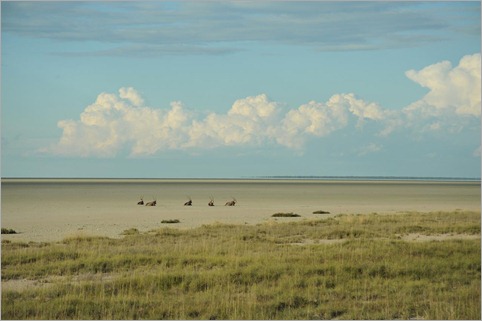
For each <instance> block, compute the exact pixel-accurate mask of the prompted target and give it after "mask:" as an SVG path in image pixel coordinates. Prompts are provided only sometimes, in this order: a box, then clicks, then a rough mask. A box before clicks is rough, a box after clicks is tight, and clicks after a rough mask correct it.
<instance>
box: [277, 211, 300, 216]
mask: <svg viewBox="0 0 482 321" xmlns="http://www.w3.org/2000/svg"><path fill="white" fill-rule="evenodd" d="M271 216H272V217H300V215H299V214H296V213H293V212H291V213H275V214H273V215H271Z"/></svg>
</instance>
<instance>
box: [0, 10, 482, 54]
mask: <svg viewBox="0 0 482 321" xmlns="http://www.w3.org/2000/svg"><path fill="white" fill-rule="evenodd" d="M460 16H463V17H464V19H460ZM2 31H4V32H7V33H14V34H18V35H22V36H26V37H33V38H45V39H52V40H56V41H69V42H72V41H74V42H82V43H84V42H86V41H95V42H101V43H107V44H109V45H107V46H105V47H104V48H102V49H97V50H91V49H89V50H86V51H76V52H61V53H57V54H61V55H67V56H68V55H72V56H77V55H100V56H105V55H107V56H119V55H126V56H130V55H136V56H138V55H142V56H158V55H160V54H166V55H172V54H175V55H179V54H183V53H184V54H195V55H198V54H214V55H217V54H229V53H233V52H236V51H239V50H240V49H239V46H238V45H237V44H236V42H260V43H270V44H281V45H286V44H288V45H302V46H309V47H312V48H314V49H315V50H321V51H333V50H335V51H336V50H373V49H380V48H384V49H386V48H400V47H406V46H420V45H425V44H427V43H434V42H438V41H444V40H445V39H447V37H448V36H450V37H457V36H458V35H460V34H473V35H475V36H478V35H479V34H480V4H478V3H470V2H468V3H466V2H460V3H456V2H454V3H444V4H440V3H436V4H434V5H433V6H432V4H430V3H417V2H388V3H385V2H371V1H367V2H357V3H347V2H325V1H308V2H298V1H296V2H289V1H223V2H218V1H204V2H194V1H180V2H164V1H160V2H159V1H150V2H115V3H113V4H111V3H104V2H102V3H100V4H99V3H95V2H82V1H79V2H4V3H2ZM180 44H182V45H180Z"/></svg>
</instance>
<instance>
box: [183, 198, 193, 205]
mask: <svg viewBox="0 0 482 321" xmlns="http://www.w3.org/2000/svg"><path fill="white" fill-rule="evenodd" d="M187 198H189V201H187V202H186V203H184V206H192V199H191V196H188V197H187Z"/></svg>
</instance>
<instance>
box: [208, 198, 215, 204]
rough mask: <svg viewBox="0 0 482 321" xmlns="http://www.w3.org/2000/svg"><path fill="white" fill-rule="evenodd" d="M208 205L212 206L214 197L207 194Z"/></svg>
mask: <svg viewBox="0 0 482 321" xmlns="http://www.w3.org/2000/svg"><path fill="white" fill-rule="evenodd" d="M208 206H214V197H212V196H209V203H208Z"/></svg>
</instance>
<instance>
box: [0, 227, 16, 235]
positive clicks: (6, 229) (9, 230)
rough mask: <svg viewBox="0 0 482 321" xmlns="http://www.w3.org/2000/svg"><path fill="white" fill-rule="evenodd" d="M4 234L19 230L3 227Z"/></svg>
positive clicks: (14, 232)
mask: <svg viewBox="0 0 482 321" xmlns="http://www.w3.org/2000/svg"><path fill="white" fill-rule="evenodd" d="M2 234H17V232H16V231H15V230H14V229H8V228H5V227H2Z"/></svg>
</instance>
